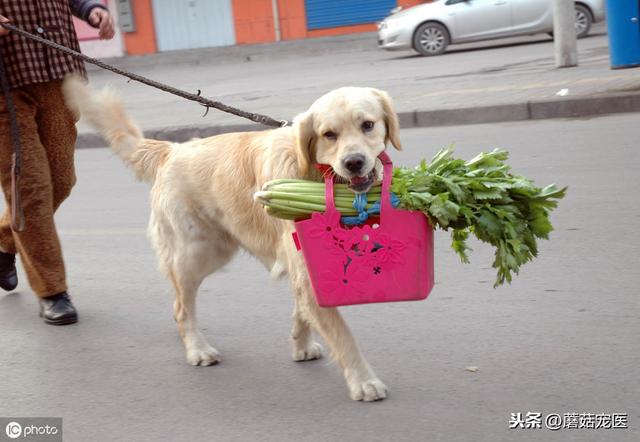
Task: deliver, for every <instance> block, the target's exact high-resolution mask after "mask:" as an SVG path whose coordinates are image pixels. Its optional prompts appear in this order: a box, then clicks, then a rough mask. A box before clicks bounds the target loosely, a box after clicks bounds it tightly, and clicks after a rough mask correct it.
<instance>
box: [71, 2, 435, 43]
mask: <svg viewBox="0 0 640 442" xmlns="http://www.w3.org/2000/svg"><path fill="white" fill-rule="evenodd" d="M104 1H106V0H104ZM108 1H109V2H110V6H111V5H112V3H114V2H115V1H116V0H108ZM273 1H274V0H231V6H232V10H233V25H234V29H235V40H236V43H237V44H252V43H266V42H272V41H275V40H276V24H275V22H274V12H273ZM363 1H366V0H363ZM430 1H431V0H397V5H398V6H402V7H404V8H408V7H411V6H415V5H418V4H421V3H428V2H430ZM130 2H131V4H132V8H133V18H134V23H135V31H134V32H127V33H122V34H121V35H120V38H121V40H120V41H121V43H117V42H114V43H113V44H114V45H115V46H117V45H118V44H120V47H121V49H120V51H121V52H124V53H125V54H127V55H142V54H151V53H154V52H157V50H158V45H157V35H156V30H155V26H154V11H153V4H152V0H130ZM276 2H277V5H278V12H279V25H280V38H281V40H296V39H303V38H313V37H323V36H330V35H343V34H351V33H357V32H372V31H375V30H376V24H375V23H365V24H357V25H351V26H338V27H332V28H326V29H314V30H309V29H307V16H306V9H305V0H276ZM111 7H112V8H113V9H112V10H114V11H115V5H113V6H111ZM82 44H84V45H85V46H89V45H90V44H93V45H97V44H96V43H89V42H83V43H82ZM122 46H124V50H123V49H122ZM116 52H117V51H116Z"/></svg>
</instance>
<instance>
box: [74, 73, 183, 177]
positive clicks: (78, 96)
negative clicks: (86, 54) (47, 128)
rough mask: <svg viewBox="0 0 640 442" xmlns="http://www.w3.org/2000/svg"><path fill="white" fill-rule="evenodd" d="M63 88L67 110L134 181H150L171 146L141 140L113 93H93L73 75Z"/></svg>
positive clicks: (139, 134) (111, 91)
mask: <svg viewBox="0 0 640 442" xmlns="http://www.w3.org/2000/svg"><path fill="white" fill-rule="evenodd" d="M63 89H64V95H65V99H66V102H67V105H68V106H69V108H70V109H71V110H72V111H73V112H75V113H76V114H77V115H78V116H80V117H82V118H84V119H85V120H86V121H87V122H88V123H89V124H90V125H91V126H93V127H94V128H95V129H96V130H98V132H100V134H101V135H102V136H103V137H104V139H105V140H106V141H107V142H108V143H109V144H110V146H111V149H112V150H113V151H114V152H115V153H116V154H117V155H118V156H119V157H120V158H122V160H123V161H124V162H125V163H126V164H127V165H129V166H131V168H132V169H133V170H134V172H135V174H136V176H137V177H138V179H141V180H145V181H153V180H154V179H155V177H156V174H157V172H158V169H159V168H160V167H161V166H162V165H163V164H164V163H165V162H166V160H167V158H168V156H169V153H170V152H171V143H170V142H168V141H156V140H148V139H145V138H143V135H142V132H141V131H140V129H139V128H138V126H137V125H136V124H135V123H134V122H133V120H132V119H131V118H130V117H129V115H128V114H127V112H126V110H125V108H124V106H123V104H122V100H121V99H120V97H119V96H118V95H117V94H116V93H115V92H114V91H113V90H111V89H109V88H104V89H102V90H101V91H96V90H93V89H91V88H90V87H89V86H88V85H87V84H86V82H85V81H84V80H83V79H81V78H80V77H77V76H70V77H67V78H66V79H65V81H64V84H63Z"/></svg>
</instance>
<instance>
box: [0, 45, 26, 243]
mask: <svg viewBox="0 0 640 442" xmlns="http://www.w3.org/2000/svg"><path fill="white" fill-rule="evenodd" d="M0 83H2V93H3V94H4V99H5V102H6V104H7V112H8V113H9V125H10V128H11V142H12V143H13V154H12V155H11V229H13V231H15V232H22V231H23V230H24V224H25V223H24V212H23V211H22V200H21V199H20V168H21V166H22V157H21V146H20V129H19V128H18V117H17V116H16V108H15V105H14V103H13V96H12V95H11V87H10V86H9V80H8V79H7V71H6V68H5V64H4V58H3V57H2V53H0Z"/></svg>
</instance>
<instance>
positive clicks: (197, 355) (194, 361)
mask: <svg viewBox="0 0 640 442" xmlns="http://www.w3.org/2000/svg"><path fill="white" fill-rule="evenodd" d="M220 360H221V358H220V353H218V350H216V349H215V348H213V347H212V346H210V345H208V344H205V345H199V346H194V347H193V348H190V349H188V350H187V362H189V364H191V365H199V366H201V367H206V366H209V365H215V364H217V363H218V362H220Z"/></svg>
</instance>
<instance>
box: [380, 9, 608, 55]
mask: <svg viewBox="0 0 640 442" xmlns="http://www.w3.org/2000/svg"><path fill="white" fill-rule="evenodd" d="M575 6H576V34H577V36H578V38H580V37H584V36H585V35H587V34H588V33H589V29H590V28H591V24H592V23H596V22H599V21H602V20H604V0H580V1H577V2H575ZM552 9H553V8H552V0H436V1H434V2H433V3H426V4H423V5H418V6H414V7H412V8H409V9H405V10H401V11H400V12H396V13H395V14H392V15H391V16H389V17H387V18H386V19H384V20H383V21H382V22H381V23H380V24H379V25H378V45H379V46H380V47H381V48H383V49H387V50H401V49H411V48H413V49H415V50H416V51H418V52H419V53H420V54H422V55H440V54H442V53H443V52H444V51H445V50H446V49H447V46H449V44H453V43H467V42H471V41H478V40H489V39H494V38H503V37H513V36H517V35H530V34H538V33H549V34H551V33H552V32H553V10H552Z"/></svg>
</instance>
